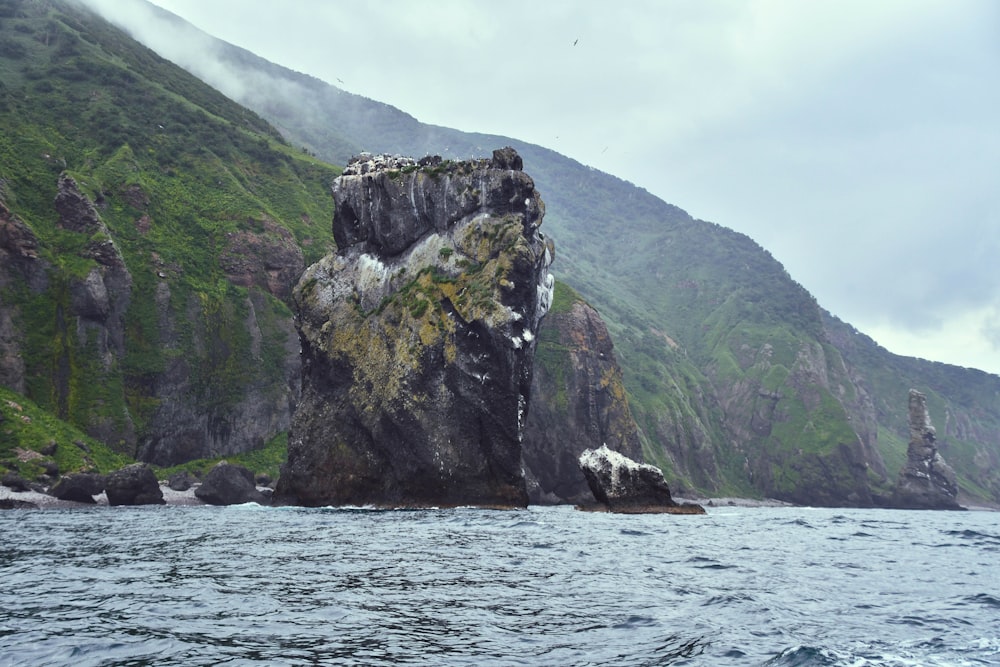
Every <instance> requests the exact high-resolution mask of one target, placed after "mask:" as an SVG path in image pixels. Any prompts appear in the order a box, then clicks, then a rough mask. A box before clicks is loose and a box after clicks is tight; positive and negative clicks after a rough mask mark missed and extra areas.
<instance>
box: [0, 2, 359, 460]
mask: <svg viewBox="0 0 1000 667" xmlns="http://www.w3.org/2000/svg"><path fill="white" fill-rule="evenodd" d="M0 43H2V44H3V45H4V47H3V48H2V49H0V126H2V127H3V128H4V131H3V133H2V134H0V200H2V201H3V202H4V203H5V205H6V207H7V208H9V209H10V211H11V213H12V214H13V215H14V216H16V217H17V218H18V219H19V220H21V221H23V222H24V223H25V224H26V225H27V227H28V228H29V229H30V231H31V232H32V233H33V234H34V236H35V237H36V238H37V240H38V252H37V254H38V259H37V260H35V261H34V262H32V263H31V266H30V271H32V274H31V275H32V276H34V278H32V279H29V278H28V277H26V276H22V275H14V274H13V273H11V271H13V270H14V269H13V267H7V273H6V276H5V278H6V279H5V280H0V305H2V307H3V308H4V309H7V311H8V312H9V313H10V314H11V316H12V322H13V326H14V327H15V330H16V331H17V332H19V333H20V334H22V335H23V337H24V340H23V343H22V344H21V345H20V347H19V349H18V350H17V353H18V354H19V355H20V356H21V357H22V358H23V365H24V370H23V376H21V377H17V376H7V377H2V378H0V383H3V384H7V385H8V386H11V387H13V388H15V389H18V390H20V391H22V392H23V393H24V394H25V395H27V396H28V397H29V398H31V399H32V400H33V401H35V402H37V403H38V405H39V406H41V407H43V408H45V409H47V410H49V411H51V412H52V413H54V414H56V415H58V416H59V417H61V418H62V419H65V420H67V421H69V422H71V423H73V424H75V425H77V426H79V427H80V428H82V429H83V430H85V431H87V432H90V433H92V434H93V435H96V436H99V437H101V438H102V439H103V440H105V441H106V442H108V444H110V445H111V446H113V447H114V448H115V449H116V450H118V451H120V452H122V453H124V454H127V455H129V456H135V455H137V454H141V453H142V451H141V449H142V447H143V446H144V444H148V443H149V442H150V441H151V439H155V438H156V437H158V436H157V435H156V434H155V433H151V431H152V430H156V429H160V428H162V426H163V424H162V422H163V421H164V420H170V419H187V420H188V421H189V422H190V424H187V425H185V424H177V425H176V426H177V428H178V430H183V429H184V427H185V426H189V427H190V428H189V429H188V430H187V433H186V434H185V438H186V440H187V444H186V445H185V446H186V447H187V448H188V450H189V451H191V452H198V451H204V452H205V453H208V452H209V450H210V449H212V448H215V449H218V448H222V449H223V450H224V449H225V448H226V447H227V446H232V447H236V448H238V449H241V448H245V445H246V442H251V441H252V442H256V443H257V446H260V445H262V444H263V441H264V440H266V439H269V438H271V437H273V436H274V435H276V434H277V433H278V432H279V431H280V428H279V429H278V430H277V431H276V430H274V428H270V430H268V429H265V431H267V432H262V433H260V434H245V433H243V434H241V437H242V438H243V440H242V441H241V442H240V443H237V442H236V440H235V439H234V437H232V436H231V435H230V434H231V433H234V432H236V431H238V429H239V427H240V425H239V424H233V423H231V420H232V417H231V414H232V413H233V411H234V408H236V407H237V406H243V409H244V410H250V409H252V407H251V404H252V403H254V402H265V403H266V402H267V401H271V402H272V403H274V402H275V401H281V400H285V401H287V398H285V399H283V398H282V395H283V393H285V394H286V393H287V392H288V391H290V388H289V384H290V380H289V372H288V371H287V370H286V368H285V366H286V365H287V363H288V361H287V360H288V359H289V358H291V359H294V354H295V352H294V350H292V351H289V349H288V348H289V347H290V342H289V341H290V339H291V340H294V338H293V336H294V335H293V334H292V332H291V326H290V321H291V312H290V310H289V309H288V307H287V305H286V304H285V303H284V300H285V299H287V297H288V293H289V292H290V289H291V286H292V285H293V284H294V280H295V279H296V278H297V276H298V273H299V272H300V271H301V269H302V268H303V266H304V265H305V264H306V263H310V262H312V261H315V260H316V259H318V258H319V257H321V256H322V255H323V254H325V253H326V252H327V251H329V250H330V249H331V248H332V245H333V241H332V233H331V230H330V219H331V217H332V202H331V199H330V196H329V183H330V181H331V180H332V179H333V178H334V177H335V176H336V175H337V174H338V173H339V170H338V169H336V168H334V167H332V166H330V165H327V164H325V163H322V162H320V161H318V160H316V159H314V158H312V157H310V156H309V155H307V154H305V153H304V152H303V151H302V150H301V149H298V148H295V147H292V146H291V145H289V144H288V143H286V142H285V141H284V140H283V139H282V138H281V137H280V135H279V134H278V133H277V132H276V131H275V130H274V129H273V128H272V127H271V126H270V125H269V124H268V123H267V122H266V121H264V120H263V119H261V118H260V117H259V116H257V115H256V114H254V113H253V112H251V111H249V110H247V109H245V108H243V107H241V106H239V105H237V104H235V103H233V102H232V101H231V100H229V99H228V98H226V97H225V96H223V95H222V94H221V93H219V92H218V91H216V90H214V89H212V88H211V87H209V86H207V85H205V84H204V83H202V82H201V81H199V80H197V79H195V78H194V77H192V76H190V75H189V74H187V73H186V72H184V71H183V70H181V69H179V68H177V67H176V66H174V65H173V64H171V63H169V62H168V61H165V60H163V59H162V58H160V57H158V56H157V55H156V54H154V53H153V52H152V51H150V50H148V49H146V48H145V47H143V46H141V45H140V44H138V43H136V42H135V41H133V40H132V39H130V38H129V37H128V36H127V35H125V34H124V33H123V32H121V31H120V30H118V29H116V28H114V27H112V26H111V25H110V24H108V23H107V22H105V21H103V20H102V19H100V18H98V17H96V16H95V15H93V14H92V13H90V12H89V11H87V10H84V9H83V8H81V7H80V6H79V5H77V4H76V3H72V2H62V1H59V0H31V1H22V2H14V1H12V0H8V1H6V2H4V3H2V5H0ZM63 173H65V174H68V175H70V176H72V177H73V179H74V180H75V181H76V183H77V184H78V186H79V188H80V190H81V192H82V193H83V194H84V195H85V196H86V197H87V198H88V199H89V200H91V201H92V202H93V203H94V205H95V207H96V210H97V213H98V215H99V216H100V218H101V221H102V222H103V224H104V225H105V226H106V228H107V232H106V234H105V233H104V232H102V234H105V236H106V237H107V238H104V237H101V238H95V237H94V236H88V235H86V234H81V233H79V232H76V231H71V230H69V229H65V228H62V227H60V226H59V224H58V223H59V215H58V213H57V212H56V210H55V207H54V206H53V200H54V199H55V197H56V194H57V185H58V180H59V177H60V174H63ZM102 241H104V242H107V243H108V244H109V247H111V244H113V247H114V249H115V251H116V252H117V253H119V254H120V257H121V260H122V261H123V263H124V266H125V268H126V269H127V272H128V275H129V276H130V280H131V284H130V292H129V291H127V290H125V291H124V293H122V290H119V293H116V294H111V295H110V297H109V298H110V299H112V300H114V299H120V300H121V301H122V302H124V303H126V304H127V305H126V309H125V311H124V313H123V314H122V317H121V321H113V320H114V318H113V317H109V316H108V315H107V313H106V312H103V311H101V312H97V313H96V314H94V313H87V312H81V308H80V305H79V301H80V298H81V297H80V294H86V293H87V292H86V289H87V288H88V286H89V285H90V284H91V283H93V280H94V277H93V276H96V277H97V279H98V280H99V277H100V275H101V274H102V273H105V272H106V269H105V267H103V266H102V264H101V262H100V261H99V260H98V259H96V258H95V257H94V256H93V253H92V252H89V251H88V248H92V247H94V244H95V242H102ZM3 272H4V270H3V269H0V273H3ZM0 277H3V276H0ZM88 277H90V280H91V283H88V282H87V281H88ZM98 287H99V286H98ZM97 310H98V311H100V309H97ZM102 318H106V319H102ZM118 340H121V341H122V343H121V345H119V346H118V347H116V341H118ZM174 402H180V403H182V404H184V405H185V408H184V410H185V415H183V416H179V415H175V417H170V416H167V415H166V413H165V412H163V411H164V410H173V409H175V406H173V405H172V403H174ZM274 409H275V410H276V411H280V409H282V408H280V407H276V408H274ZM283 409H284V411H285V412H286V413H287V412H288V408H287V406H285V407H284V408H283ZM157 420H159V421H160V422H161V423H159V424H158V425H155V426H154V424H156V422H157ZM279 422H280V419H277V418H276V419H275V424H278V425H279V427H280V424H279ZM285 425H286V427H287V415H286V417H285ZM199 428H201V429H202V430H203V431H205V432H204V433H203V435H202V436H200V437H201V440H200V443H201V444H199V442H195V440H198V439H199V436H198V435H197V433H196V431H197V430H198V429H199ZM206 443H212V444H211V446H209V445H207V444H206ZM227 443H228V445H227ZM217 453H219V454H222V453H226V451H217ZM147 455H150V453H149V452H147ZM171 456H172V455H170V454H165V455H164V456H162V457H160V458H164V459H166V458H170V457H171Z"/></svg>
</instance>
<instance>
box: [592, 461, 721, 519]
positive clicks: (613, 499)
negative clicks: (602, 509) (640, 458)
mask: <svg viewBox="0 0 1000 667" xmlns="http://www.w3.org/2000/svg"><path fill="white" fill-rule="evenodd" d="M579 465H580V469H581V470H582V471H583V474H584V475H585V476H586V478H587V484H588V485H590V490H591V491H592V492H593V494H594V497H595V498H596V499H597V501H598V502H600V503H602V504H604V505H605V506H607V508H608V509H609V510H610V511H612V512H617V513H621V514H704V513H705V508H703V507H702V506H701V505H695V504H694V503H683V504H678V503H677V502H675V501H674V499H673V497H672V496H671V495H670V489H669V488H668V487H667V482H666V480H664V479H663V473H662V472H661V471H660V469H659V468H657V467H656V466H652V465H648V464H644V463H637V462H635V461H633V460H632V459H630V458H628V457H627V456H623V455H622V454H620V453H618V452H613V451H611V450H610V449H608V448H607V447H605V446H603V445H602V446H601V447H600V448H599V449H588V450H586V451H585V452H583V453H582V454H581V455H580V458H579Z"/></svg>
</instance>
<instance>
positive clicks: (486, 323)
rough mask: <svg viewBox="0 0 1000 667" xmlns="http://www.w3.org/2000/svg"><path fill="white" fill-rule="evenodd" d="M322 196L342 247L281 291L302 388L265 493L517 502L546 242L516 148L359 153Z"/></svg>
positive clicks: (329, 498) (520, 502) (548, 249)
mask: <svg viewBox="0 0 1000 667" xmlns="http://www.w3.org/2000/svg"><path fill="white" fill-rule="evenodd" d="M333 196H334V199H335V203H336V214H335V216H334V221H333V232H334V237H335V238H336V240H337V245H338V247H339V250H338V252H337V253H336V254H334V255H328V256H326V257H325V258H323V259H322V260H321V261H320V262H318V263H316V264H314V265H313V266H311V267H310V268H309V269H307V270H306V272H305V274H304V275H303V276H302V279H301V280H300V282H299V284H298V285H297V286H296V288H295V291H294V295H293V296H294V301H295V305H296V307H297V311H298V327H299V336H300V340H301V343H302V362H303V368H302V396H301V400H300V403H299V405H298V408H297V410H296V413H295V416H294V418H293V421H292V429H291V433H290V436H289V443H288V461H287V463H286V465H285V466H284V467H283V469H282V474H281V477H280V479H279V480H278V485H277V488H276V491H275V495H276V496H277V497H278V499H279V500H281V501H284V502H299V503H302V504H306V505H325V504H374V505H380V506H433V505H440V506H447V505H464V504H472V505H482V506H504V507H512V506H524V505H525V504H527V501H528V498H527V492H526V489H525V480H524V474H523V472H522V469H521V442H520V440H521V431H522V428H523V424H524V418H525V413H526V411H527V408H528V400H529V397H530V392H531V375H532V373H531V370H532V357H533V354H534V348H535V336H536V333H537V331H538V325H539V322H540V320H541V318H542V316H543V315H544V314H545V312H546V311H547V310H548V307H549V304H550V302H551V296H552V285H553V279H552V277H551V276H550V275H549V274H548V272H547V267H548V265H549V263H550V262H551V260H552V252H553V250H552V245H551V243H549V242H548V241H547V240H545V239H544V238H543V236H542V235H541V234H540V233H539V232H538V226H539V225H540V224H541V221H542V216H543V214H544V205H543V204H542V201H541V198H540V197H539V195H538V192H536V191H535V188H534V182H533V181H532V179H531V178H530V177H529V176H528V175H527V174H525V173H524V172H523V171H522V170H521V159H520V157H519V156H518V155H517V153H516V152H514V150H513V149H503V150H499V151H495V152H494V154H493V159H492V161H491V160H474V161H465V162H447V161H441V160H440V158H425V159H423V160H421V161H420V162H419V163H417V162H414V161H413V160H410V159H405V158H387V157H371V156H362V157H361V158H358V159H354V160H352V161H351V163H350V164H349V165H348V167H347V169H345V171H344V173H343V175H342V176H341V177H339V178H338V179H337V180H336V181H335V182H334V185H333Z"/></svg>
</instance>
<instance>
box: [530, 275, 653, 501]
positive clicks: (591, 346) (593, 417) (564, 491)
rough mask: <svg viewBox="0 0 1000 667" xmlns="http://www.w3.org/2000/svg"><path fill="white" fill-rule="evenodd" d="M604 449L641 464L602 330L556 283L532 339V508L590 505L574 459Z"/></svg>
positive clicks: (584, 305)
mask: <svg viewBox="0 0 1000 667" xmlns="http://www.w3.org/2000/svg"><path fill="white" fill-rule="evenodd" d="M602 446H607V448H609V449H610V450H613V451H616V452H619V453H621V454H624V455H625V456H627V457H628V458H630V459H634V460H641V459H642V443H641V440H640V436H639V430H638V427H637V426H636V423H635V420H634V419H633V418H632V413H631V411H630V410H629V406H628V400H627V398H626V396H625V386H624V384H623V382H622V372H621V368H619V366H618V360H617V358H616V357H615V352H614V345H613V344H612V342H611V335H610V334H609V333H608V328H607V326H606V325H605V324H604V321H603V320H602V319H601V317H600V315H599V314H598V313H597V311H596V310H594V309H593V308H592V307H591V306H590V305H588V304H587V303H586V302H584V301H583V300H581V299H580V298H579V297H578V296H577V295H576V294H575V293H574V292H573V291H572V290H571V289H570V288H569V287H568V286H566V285H563V284H562V283H557V284H556V298H555V299H554V301H553V307H552V310H551V311H550V312H549V314H548V315H547V316H546V318H545V321H544V322H543V323H542V327H541V330H540V331H539V335H538V349H537V352H536V355H535V374H534V379H533V380H532V389H531V406H530V409H529V411H528V418H527V423H526V425H525V431H524V447H523V450H524V468H525V474H526V475H527V476H528V493H529V496H530V497H531V502H532V503H536V504H543V503H573V504H581V503H584V504H585V503H591V502H593V495H592V493H591V491H590V487H589V486H588V484H587V480H586V477H585V476H584V474H583V473H582V472H581V470H580V466H579V462H578V459H579V457H580V455H581V454H582V453H583V452H584V450H587V449H594V450H596V449H600V448H601V447H602Z"/></svg>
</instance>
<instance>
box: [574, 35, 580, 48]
mask: <svg viewBox="0 0 1000 667" xmlns="http://www.w3.org/2000/svg"><path fill="white" fill-rule="evenodd" d="M579 41H580V38H579V37H577V38H576V39H574V40H573V46H576V43H577V42H579Z"/></svg>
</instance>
